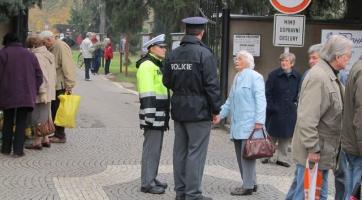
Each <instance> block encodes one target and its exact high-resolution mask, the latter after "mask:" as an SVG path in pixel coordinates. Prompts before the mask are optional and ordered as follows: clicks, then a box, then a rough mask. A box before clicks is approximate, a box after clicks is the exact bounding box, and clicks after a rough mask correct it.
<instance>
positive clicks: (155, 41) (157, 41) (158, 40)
mask: <svg viewBox="0 0 362 200" xmlns="http://www.w3.org/2000/svg"><path fill="white" fill-rule="evenodd" d="M153 45H158V46H166V43H165V34H161V35H158V36H156V37H154V38H152V39H151V40H149V41H147V42H146V43H144V44H143V48H146V49H149V48H150V47H151V46H153Z"/></svg>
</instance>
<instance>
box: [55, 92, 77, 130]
mask: <svg viewBox="0 0 362 200" xmlns="http://www.w3.org/2000/svg"><path fill="white" fill-rule="evenodd" d="M58 98H59V100H60V104H59V108H58V110H57V114H56V115H55V120H54V124H56V125H57V126H61V127H65V128H74V127H75V126H76V122H75V120H76V116H77V111H78V107H79V103H80V96H78V95H72V94H64V95H59V97H58Z"/></svg>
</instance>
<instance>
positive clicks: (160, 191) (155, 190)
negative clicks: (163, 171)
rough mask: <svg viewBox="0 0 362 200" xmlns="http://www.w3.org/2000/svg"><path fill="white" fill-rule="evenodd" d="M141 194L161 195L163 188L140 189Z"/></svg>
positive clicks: (163, 191)
mask: <svg viewBox="0 0 362 200" xmlns="http://www.w3.org/2000/svg"><path fill="white" fill-rule="evenodd" d="M141 192H144V193H150V194H163V193H165V188H163V187H161V186H153V187H150V188H145V187H141Z"/></svg>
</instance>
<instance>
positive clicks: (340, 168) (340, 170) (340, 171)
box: [333, 150, 347, 200]
mask: <svg viewBox="0 0 362 200" xmlns="http://www.w3.org/2000/svg"><path fill="white" fill-rule="evenodd" d="M346 169H347V159H346V154H345V152H344V151H342V150H339V154H338V160H337V167H336V169H335V170H333V173H334V187H335V195H334V199H335V200H343V199H344V193H345V185H344V181H345V179H346V177H345V170H346Z"/></svg>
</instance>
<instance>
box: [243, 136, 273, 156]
mask: <svg viewBox="0 0 362 200" xmlns="http://www.w3.org/2000/svg"><path fill="white" fill-rule="evenodd" d="M262 131H263V138H253V136H254V133H255V129H254V130H253V132H252V133H251V134H250V136H249V138H248V139H247V140H246V144H245V146H244V152H243V157H244V158H245V159H249V160H254V159H258V158H269V157H272V156H273V154H274V152H275V146H274V144H273V142H272V140H271V137H270V136H269V135H268V133H267V132H266V131H264V129H262Z"/></svg>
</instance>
